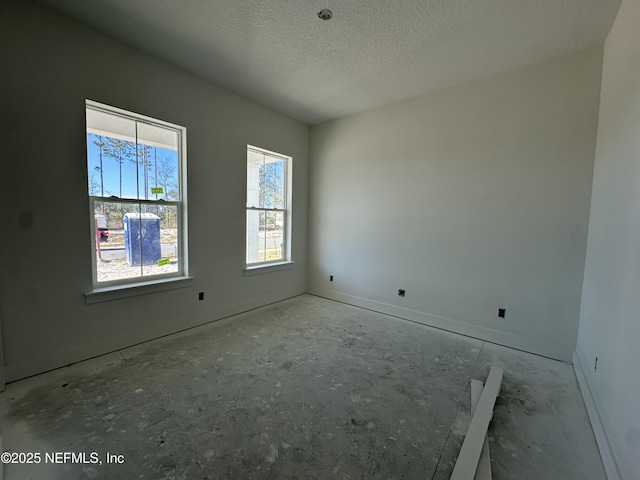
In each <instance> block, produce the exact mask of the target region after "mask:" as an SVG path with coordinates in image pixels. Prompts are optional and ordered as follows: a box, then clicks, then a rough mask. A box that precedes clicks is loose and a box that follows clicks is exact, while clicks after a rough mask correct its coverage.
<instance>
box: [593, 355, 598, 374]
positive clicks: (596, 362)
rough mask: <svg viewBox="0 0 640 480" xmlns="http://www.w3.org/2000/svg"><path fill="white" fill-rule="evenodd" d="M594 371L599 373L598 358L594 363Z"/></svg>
mask: <svg viewBox="0 0 640 480" xmlns="http://www.w3.org/2000/svg"><path fill="white" fill-rule="evenodd" d="M593 371H594V372H597V371H598V357H596V361H595V362H593Z"/></svg>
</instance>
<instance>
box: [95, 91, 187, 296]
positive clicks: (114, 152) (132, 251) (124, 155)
mask: <svg viewBox="0 0 640 480" xmlns="http://www.w3.org/2000/svg"><path fill="white" fill-rule="evenodd" d="M86 116H87V175H88V185H89V192H88V193H89V200H90V203H91V219H90V221H91V237H92V241H93V245H94V247H95V255H94V257H93V283H94V287H105V286H111V285H119V284H128V283H140V282H147V281H150V280H156V279H164V278H172V277H184V276H186V275H187V262H186V249H185V240H186V231H185V225H186V208H185V207H186V201H185V196H186V191H185V181H184V179H185V170H186V158H185V151H186V149H185V141H186V140H185V136H186V131H185V129H184V128H183V127H180V126H178V125H172V124H170V123H167V122H163V121H160V120H154V119H152V118H148V117H144V116H141V115H137V114H135V113H130V112H126V111H124V110H120V109H117V108H114V107H110V106H107V105H101V104H99V103H96V102H92V101H90V100H87V102H86Z"/></svg>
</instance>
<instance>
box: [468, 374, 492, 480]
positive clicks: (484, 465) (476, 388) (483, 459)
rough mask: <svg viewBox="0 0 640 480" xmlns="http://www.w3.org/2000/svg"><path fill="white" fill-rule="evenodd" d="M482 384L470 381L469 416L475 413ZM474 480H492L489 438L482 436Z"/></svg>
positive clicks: (478, 381) (477, 381)
mask: <svg viewBox="0 0 640 480" xmlns="http://www.w3.org/2000/svg"><path fill="white" fill-rule="evenodd" d="M482 388H483V384H482V382H481V381H480V380H474V379H471V415H473V414H474V412H475V411H476V406H477V405H478V400H480V395H481V394H482ZM474 480H492V475H491V456H490V454H489V438H488V436H487V435H485V436H484V445H483V447H482V452H481V453H480V460H479V461H478V468H477V469H476V475H475V477H474Z"/></svg>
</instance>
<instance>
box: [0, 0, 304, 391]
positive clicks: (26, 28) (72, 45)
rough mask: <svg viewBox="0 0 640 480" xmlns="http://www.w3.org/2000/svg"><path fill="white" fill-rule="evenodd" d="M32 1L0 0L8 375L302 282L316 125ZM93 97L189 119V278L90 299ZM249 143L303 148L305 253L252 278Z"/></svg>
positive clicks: (296, 238)
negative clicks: (89, 116) (183, 284)
mask: <svg viewBox="0 0 640 480" xmlns="http://www.w3.org/2000/svg"><path fill="white" fill-rule="evenodd" d="M24 3H25V2H0V45H1V48H0V65H1V66H2V75H0V91H1V92H2V94H1V95H0V155H1V157H2V162H1V166H0V182H1V184H0V186H1V188H0V190H1V192H2V193H1V195H2V196H1V200H2V236H3V237H4V238H3V240H4V241H3V248H2V261H1V262H0V269H1V274H2V278H3V285H2V293H1V295H2V298H1V299H0V305H2V309H3V312H2V313H3V315H2V322H3V324H2V328H3V332H2V333H3V337H4V347H5V349H4V356H5V363H6V375H7V380H8V381H11V380H15V379H17V378H21V377H24V376H26V375H31V374H34V373H37V372H41V371H43V370H46V369H50V368H54V367H57V366H60V365H63V364H67V363H69V362H73V361H77V360H80V359H84V358H87V357H90V356H94V355H98V354H101V353H105V352H108V351H112V350H114V349H117V348H120V347H124V346H127V345H131V344H133V343H136V342H140V341H143V340H147V339H150V338H153V337H157V336H159V335H163V334H167V333H170V332H174V331H176V330H179V329H183V328H187V327H189V326H193V325H197V324H200V323H203V322H206V321H210V320H213V319H216V318H219V317H221V316H224V315H229V314H232V313H237V312H240V311H243V310H246V309H248V308H252V307H255V306H259V305H262V304H265V303H268V302H272V301H276V300H280V299H283V298H286V297H289V296H293V295H296V294H300V293H303V292H305V291H306V289H307V288H306V278H307V271H306V257H307V252H306V244H307V237H306V235H307V232H306V229H307V199H308V193H307V182H308V180H307V179H308V162H307V156H308V141H309V129H308V127H307V126H305V125H303V124H301V123H299V122H296V121H294V120H291V119H289V118H287V117H284V116H282V115H280V114H277V113H274V112H273V111H271V110H269V109H267V108H264V107H262V106H259V105H257V104H255V103H253V102H250V101H247V100H245V99H243V98H240V97H238V96H235V95H232V94H230V93H228V92H226V91H224V90H222V89H220V88H217V87H215V86H213V85H211V84H209V83H207V82H205V81H203V80H201V79H199V78H197V77H195V76H192V75H190V74H188V73H185V72H184V71H181V70H178V69H177V68H174V67H172V66H170V65H167V64H165V63H163V62H160V61H158V60H156V59H154V58H151V57H149V56H147V55H145V54H142V53H140V52H139V51H137V50H134V49H131V48H129V47H127V46H124V45H122V44H120V43H117V42H115V41H113V40H111V39H109V38H107V37H104V36H102V35H100V34H97V33H95V32H93V31H91V30H89V29H87V28H85V27H83V26H80V25H79V24H76V23H73V22H71V21H69V20H66V19H64V18H63V17H60V16H58V15H56V14H53V13H50V12H48V11H47V10H44V9H41V8H39V7H36V6H33V5H30V4H27V5H25V4H24ZM86 98H89V99H92V100H96V101H98V102H102V103H106V104H110V105H114V106H117V107H120V108H123V109H126V110H130V111H133V112H137V113H141V114H144V115H148V116H151V117H155V118H159V119H162V120H166V121H168V122H172V123H177V124H179V125H183V126H185V127H187V139H188V147H187V148H188V193H189V226H190V229H189V230H190V231H189V234H190V237H189V238H190V241H189V252H190V265H191V274H192V275H193V276H195V280H194V281H193V284H192V286H191V287H188V288H182V289H176V290H171V291H167V292H162V293H155V294H148V295H143V296H136V297H133V298H126V299H122V300H117V301H110V302H105V303H97V304H92V305H86V304H85V299H84V295H83V294H84V292H87V291H89V290H90V289H91V261H90V259H91V255H92V250H91V241H90V238H89V236H88V235H87V232H88V229H89V227H88V222H89V202H88V199H87V172H86V157H85V124H84V122H85V119H84V117H85V114H84V108H85V107H84V102H85V99H86ZM247 144H252V145H257V146H260V147H263V148H266V149H269V150H274V151H277V152H281V153H283V154H286V155H290V156H292V157H293V159H294V160H293V161H294V165H293V172H294V173H293V174H294V179H293V184H294V186H293V195H294V198H293V204H294V207H293V208H294V219H293V245H292V249H293V257H294V259H295V260H296V263H295V264H294V266H293V268H291V269H287V270H283V271H278V272H272V273H268V274H262V275H255V276H250V277H245V276H243V267H244V242H245V236H244V228H245V210H244V208H245V204H244V202H245V185H246V181H245V168H246V145H247ZM199 291H204V292H205V301H204V302H199V301H198V292H199Z"/></svg>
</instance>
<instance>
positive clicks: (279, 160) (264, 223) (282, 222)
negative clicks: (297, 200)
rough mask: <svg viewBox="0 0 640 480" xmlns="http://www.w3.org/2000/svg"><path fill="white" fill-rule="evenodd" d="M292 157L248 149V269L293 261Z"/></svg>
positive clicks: (253, 148) (250, 147)
mask: <svg viewBox="0 0 640 480" xmlns="http://www.w3.org/2000/svg"><path fill="white" fill-rule="evenodd" d="M291 163H292V159H291V157H287V156H286V155H281V154H279V153H274V152H269V151H267V150H263V149H261V148H257V147H252V146H248V147H247V258H246V264H247V266H248V267H252V266H261V265H268V264H272V263H282V262H288V261H291V253H290V232H291V198H290V190H291V185H290V179H291Z"/></svg>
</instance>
